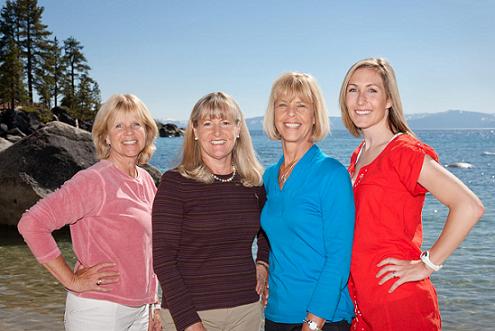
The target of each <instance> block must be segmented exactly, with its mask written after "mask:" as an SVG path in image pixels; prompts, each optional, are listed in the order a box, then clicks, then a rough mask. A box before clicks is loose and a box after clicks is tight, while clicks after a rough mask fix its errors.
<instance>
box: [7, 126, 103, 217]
mask: <svg viewBox="0 0 495 331" xmlns="http://www.w3.org/2000/svg"><path fill="white" fill-rule="evenodd" d="M95 162H96V155H95V148H94V145H93V141H92V139H91V134H90V133H89V132H86V131H83V130H80V129H77V128H74V127H72V126H70V125H67V124H64V123H61V122H50V123H49V124H47V125H46V126H45V127H43V128H42V129H40V130H38V131H36V132H35V133H33V134H32V135H30V136H28V137H26V138H24V139H22V140H21V141H19V142H17V143H16V144H14V145H12V146H11V147H9V148H7V149H5V150H3V151H1V152H0V169H2V171H1V172H0V190H1V192H0V210H2V213H0V224H7V225H16V224H17V222H18V221H19V218H20V216H21V215H22V213H23V212H24V211H25V210H26V209H28V208H30V207H31V206H32V205H33V204H35V203H36V202H37V201H38V200H39V199H40V198H42V197H44V196H46V195H47V194H48V193H50V192H52V191H54V190H55V189H56V188H58V187H60V186H61V185H62V184H63V183H64V182H65V181H66V180H67V179H69V178H71V177H72V176H73V175H74V174H75V173H76V172H78V171H79V170H82V169H85V168H87V167H89V166H91V165H92V164H94V163H95Z"/></svg>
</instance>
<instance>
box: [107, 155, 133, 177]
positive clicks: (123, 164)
mask: <svg viewBox="0 0 495 331" xmlns="http://www.w3.org/2000/svg"><path fill="white" fill-rule="evenodd" d="M108 160H109V161H110V162H112V163H113V164H114V165H115V166H116V167H117V169H119V170H120V171H122V172H123V173H125V174H127V175H129V176H130V177H132V178H136V177H137V158H136V159H129V158H119V157H109V158H108Z"/></svg>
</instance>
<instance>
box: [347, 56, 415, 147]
mask: <svg viewBox="0 0 495 331" xmlns="http://www.w3.org/2000/svg"><path fill="white" fill-rule="evenodd" d="M361 68H368V69H372V70H375V71H376V72H377V73H379V74H380V76H381V77H382V80H383V86H384V87H385V92H386V94H387V97H388V98H389V99H390V101H391V102H392V106H391V107H390V108H389V110H388V118H387V120H388V126H389V128H390V130H392V132H393V133H399V132H403V133H408V134H410V135H413V136H414V132H413V131H412V130H411V128H410V127H409V125H408V124H407V121H406V118H405V116H404V111H403V109H402V102H401V99H400V94H399V87H398V85H397V79H396V78H395V72H394V69H393V68H392V66H391V65H390V63H389V62H388V61H387V60H385V59H383V58H369V59H364V60H361V61H358V62H356V63H354V64H353V65H352V67H351V68H350V69H349V71H347V74H346V75H345V78H344V81H343V82H342V86H341V88H340V96H339V104H340V112H341V114H342V121H343V122H344V125H345V127H346V128H347V130H348V131H349V132H350V133H351V134H352V135H353V136H354V137H359V136H360V135H361V130H360V129H359V128H358V127H357V126H355V125H354V123H353V122H352V120H351V117H350V115H349V109H347V105H346V102H345V99H346V94H347V85H348V84H349V80H350V79H351V76H352V75H353V74H354V73H355V72H356V70H358V69H361Z"/></svg>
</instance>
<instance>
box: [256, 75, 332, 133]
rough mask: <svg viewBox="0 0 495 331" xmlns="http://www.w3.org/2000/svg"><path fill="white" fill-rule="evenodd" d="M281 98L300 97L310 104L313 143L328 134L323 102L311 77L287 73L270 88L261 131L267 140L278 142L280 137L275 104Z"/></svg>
mask: <svg viewBox="0 0 495 331" xmlns="http://www.w3.org/2000/svg"><path fill="white" fill-rule="evenodd" d="M282 97H289V98H292V97H300V98H301V99H304V100H306V101H308V102H310V103H311V105H312V107H313V109H314V116H315V124H314V126H313V134H312V136H311V139H312V141H313V142H315V141H319V140H322V139H323V138H325V137H326V136H327V134H329V133H330V120H329V119H328V113H327V108H326V106H325V100H324V99H323V95H322V93H321V91H320V88H319V87H318V83H317V82H316V79H314V77H313V76H311V75H309V74H305V73H299V72H289V73H286V74H283V75H282V76H280V77H279V78H278V79H277V80H276V81H275V82H274V83H273V86H272V91H271V93H270V99H269V100H268V108H267V110H266V113H265V118H264V121H263V129H264V130H265V133H266V135H267V136H268V138H270V139H272V140H280V139H281V136H280V134H279V132H278V130H277V128H276V126H275V103H276V102H277V100H278V99H280V98H282Z"/></svg>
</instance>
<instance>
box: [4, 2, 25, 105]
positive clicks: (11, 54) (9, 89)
mask: <svg viewBox="0 0 495 331" xmlns="http://www.w3.org/2000/svg"><path fill="white" fill-rule="evenodd" d="M17 12H18V9H17V6H16V3H15V2H13V1H7V2H6V3H5V6H4V7H3V8H2V11H1V14H0V100H1V102H2V103H5V102H7V103H9V107H10V108H12V109H14V108H15V106H16V103H21V102H24V101H25V100H26V90H25V86H24V83H23V65H22V62H21V50H20V48H19V45H18V44H17V40H18V31H19V25H18V19H17Z"/></svg>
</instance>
